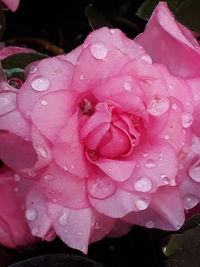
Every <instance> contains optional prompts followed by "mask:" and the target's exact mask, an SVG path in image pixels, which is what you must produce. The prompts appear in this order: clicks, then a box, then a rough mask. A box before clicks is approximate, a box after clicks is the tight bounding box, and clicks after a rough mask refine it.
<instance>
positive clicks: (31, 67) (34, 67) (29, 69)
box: [28, 65, 37, 73]
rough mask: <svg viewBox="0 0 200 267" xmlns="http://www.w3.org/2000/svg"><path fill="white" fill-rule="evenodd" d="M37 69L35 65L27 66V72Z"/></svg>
mask: <svg viewBox="0 0 200 267" xmlns="http://www.w3.org/2000/svg"><path fill="white" fill-rule="evenodd" d="M36 71H37V67H36V66H35V65H30V66H29V68H28V72H30V73H35V72H36Z"/></svg>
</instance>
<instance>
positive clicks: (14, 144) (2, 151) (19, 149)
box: [0, 132, 37, 172]
mask: <svg viewBox="0 0 200 267" xmlns="http://www.w3.org/2000/svg"><path fill="white" fill-rule="evenodd" d="M0 158H1V160H2V161H3V162H4V163H5V164H6V165H7V166H9V167H10V168H12V169H13V170H15V171H16V172H21V171H22V170H23V169H25V168H31V167H33V166H34V164H35V162H36V161H37V155H36V153H35V151H34V148H33V146H32V144H31V143H30V142H28V141H26V140H24V139H23V138H21V137H19V136H17V135H14V134H12V133H6V132H4V133H1V134H0Z"/></svg>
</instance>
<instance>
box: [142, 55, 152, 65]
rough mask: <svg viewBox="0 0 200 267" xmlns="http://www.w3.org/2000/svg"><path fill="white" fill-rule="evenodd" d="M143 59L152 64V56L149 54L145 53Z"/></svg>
mask: <svg viewBox="0 0 200 267" xmlns="http://www.w3.org/2000/svg"><path fill="white" fill-rule="evenodd" d="M141 59H142V60H144V61H146V62H148V63H150V64H152V58H151V57H150V56H149V55H143V56H142V57H141Z"/></svg>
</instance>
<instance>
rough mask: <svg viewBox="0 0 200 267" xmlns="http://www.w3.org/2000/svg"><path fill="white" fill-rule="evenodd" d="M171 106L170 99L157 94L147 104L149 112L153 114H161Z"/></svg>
mask: <svg viewBox="0 0 200 267" xmlns="http://www.w3.org/2000/svg"><path fill="white" fill-rule="evenodd" d="M169 106H170V101H169V99H168V98H167V97H165V96H155V97H154V98H152V99H151V100H150V102H149V103H148V105H147V112H148V113H149V114H151V115H153V116H160V115H162V114H163V113H165V112H166V111H167V110H168V109H169Z"/></svg>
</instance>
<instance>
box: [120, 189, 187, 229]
mask: <svg viewBox="0 0 200 267" xmlns="http://www.w3.org/2000/svg"><path fill="white" fill-rule="evenodd" d="M124 220H125V221H126V222H128V223H131V224H137V225H141V226H145V227H147V228H158V229H162V230H166V231H176V230H178V229H179V228H180V227H181V226H182V225H183V223H184V220H185V215H184V208H183V201H182V199H181V198H180V194H179V192H178V189H177V188H169V187H162V188H160V189H159V190H158V191H157V192H156V193H155V194H154V195H153V196H152V201H151V203H150V205H149V207H148V209H146V210H143V211H140V212H131V213H129V214H128V215H127V216H125V218H124Z"/></svg>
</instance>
